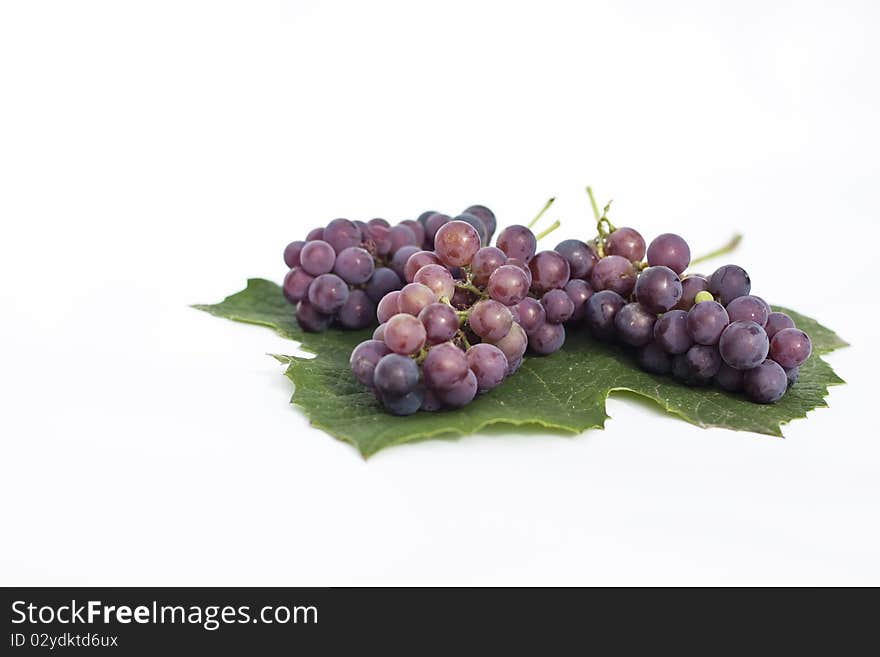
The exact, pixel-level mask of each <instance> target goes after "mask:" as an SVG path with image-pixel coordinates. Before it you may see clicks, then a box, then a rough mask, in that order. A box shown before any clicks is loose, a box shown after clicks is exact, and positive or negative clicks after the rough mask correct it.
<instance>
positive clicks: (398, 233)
mask: <svg viewBox="0 0 880 657" xmlns="http://www.w3.org/2000/svg"><path fill="white" fill-rule="evenodd" d="M389 236H390V237H391V253H397V252H398V251H399V250H400V249H401V248H403V247H404V246H421V242H419V241H417V240H416V234H415V233H414V232H413V230H412V228H410V227H409V226H404V225H403V224H397V225H396V226H394V227H393V228H392V229H391V231H390V233H389Z"/></svg>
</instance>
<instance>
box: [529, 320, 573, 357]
mask: <svg viewBox="0 0 880 657" xmlns="http://www.w3.org/2000/svg"><path fill="white" fill-rule="evenodd" d="M563 344H565V327H564V326H563V325H562V324H550V323H549V322H544V323H543V324H541V325H540V326H539V327H538V328H536V329H535V330H534V331H532V333H531V335H529V347H531V349H532V351H534V352H535V353H538V354H541V355H543V356H546V355H547V354H552V353H554V352H556V351H559V349H560V348H561V347H562V345H563Z"/></svg>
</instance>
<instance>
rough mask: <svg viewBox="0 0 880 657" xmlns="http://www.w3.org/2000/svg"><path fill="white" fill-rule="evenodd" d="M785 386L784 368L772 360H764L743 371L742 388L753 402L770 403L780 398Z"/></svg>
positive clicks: (786, 380)
mask: <svg viewBox="0 0 880 657" xmlns="http://www.w3.org/2000/svg"><path fill="white" fill-rule="evenodd" d="M787 388H788V377H787V376H786V375H785V370H783V369H782V367H781V366H780V365H779V363H776V362H774V361H772V360H769V359H768V360H765V361H764V362H763V363H761V364H760V365H758V366H757V367H755V368H753V369H750V370H747V371H746V372H744V373H743V390H745V393H746V396H747V397H748V398H749V399H751V400H752V401H753V402H757V403H759V404H772V403H773V402H775V401H779V400H780V399H781V398H782V396H783V395H784V394H785V391H786V389H787Z"/></svg>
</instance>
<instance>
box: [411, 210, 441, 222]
mask: <svg viewBox="0 0 880 657" xmlns="http://www.w3.org/2000/svg"><path fill="white" fill-rule="evenodd" d="M432 214H438V212H437V211H436V210H425V211H424V212H422V214H420V215H419V216H418V218H417V219H416V221H418V222H419V223H420V224H422V226H424V225H425V224H426V223H427V221H428V217H430V216H431V215H432Z"/></svg>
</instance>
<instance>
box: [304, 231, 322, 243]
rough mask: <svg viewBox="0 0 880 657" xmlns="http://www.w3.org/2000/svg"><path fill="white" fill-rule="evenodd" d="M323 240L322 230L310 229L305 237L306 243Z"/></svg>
mask: <svg viewBox="0 0 880 657" xmlns="http://www.w3.org/2000/svg"><path fill="white" fill-rule="evenodd" d="M323 239H324V229H323V228H312V229H311V230H310V231H309V233H308V235H306V242H313V241H314V240H323Z"/></svg>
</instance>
